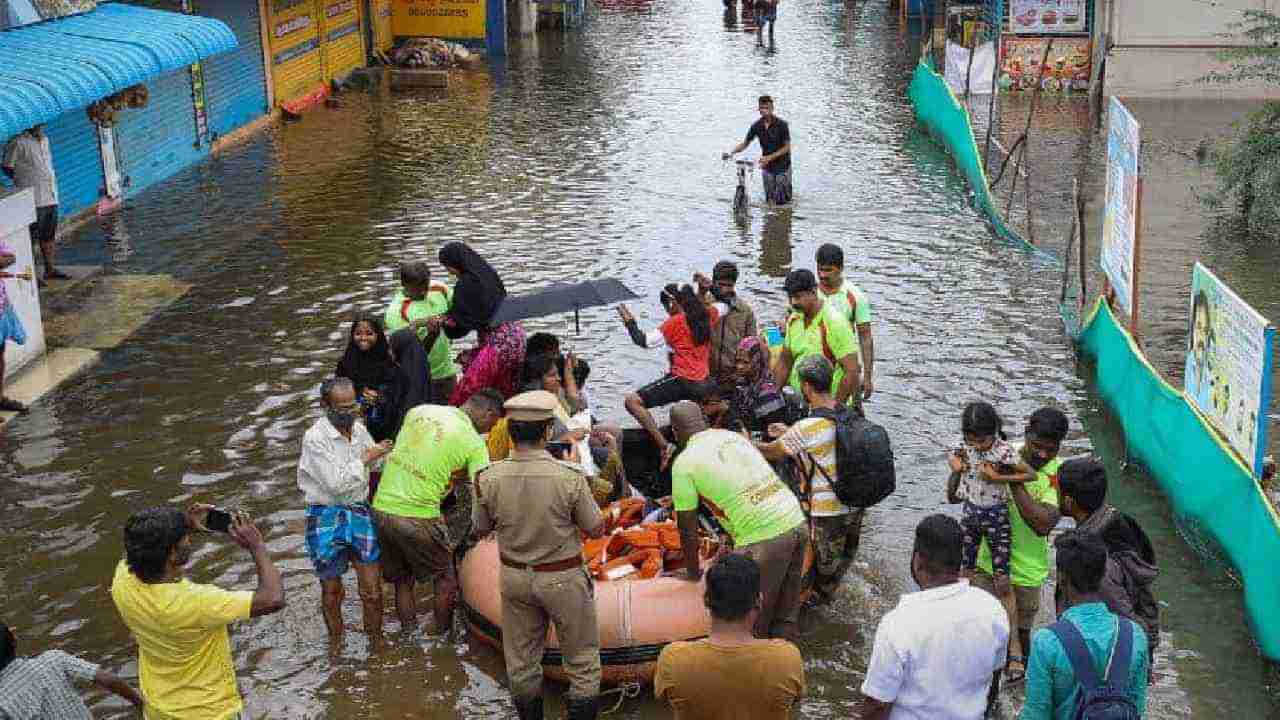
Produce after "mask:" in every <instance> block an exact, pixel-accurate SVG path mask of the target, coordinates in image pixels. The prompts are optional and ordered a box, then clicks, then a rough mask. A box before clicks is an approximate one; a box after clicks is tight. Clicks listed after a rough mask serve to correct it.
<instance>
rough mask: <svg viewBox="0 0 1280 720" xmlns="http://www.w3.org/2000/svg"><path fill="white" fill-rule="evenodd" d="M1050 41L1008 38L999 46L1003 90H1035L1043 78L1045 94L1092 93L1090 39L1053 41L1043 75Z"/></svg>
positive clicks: (1091, 50) (1046, 39)
mask: <svg viewBox="0 0 1280 720" xmlns="http://www.w3.org/2000/svg"><path fill="white" fill-rule="evenodd" d="M1048 42H1049V38H1020V37H1014V36H1012V35H1005V36H1004V38H1003V39H1002V41H1001V43H1000V53H1001V55H1002V56H1003V57H1002V58H1001V63H1000V89H1001V90H1013V91H1016V90H1032V89H1034V88H1035V86H1036V83H1037V82H1041V80H1042V78H1043V84H1044V88H1043V90H1044V91H1045V92H1070V91H1072V90H1079V91H1081V92H1083V91H1086V90H1088V89H1089V75H1090V72H1091V70H1092V68H1093V43H1092V41H1090V40H1089V38H1053V48H1052V49H1051V50H1050V51H1049V60H1048V62H1047V63H1046V64H1047V65H1048V67H1046V68H1044V69H1043V72H1042V71H1041V68H1040V67H1039V65H1040V61H1041V60H1042V59H1044V46H1045V44H1046V43H1048Z"/></svg>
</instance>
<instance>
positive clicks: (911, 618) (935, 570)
mask: <svg viewBox="0 0 1280 720" xmlns="http://www.w3.org/2000/svg"><path fill="white" fill-rule="evenodd" d="M962 537H963V533H962V531H961V530H960V523H958V522H956V520H955V519H953V518H949V517H947V516H946V515H930V516H929V517H927V518H925V519H924V520H921V521H920V524H919V525H918V526H916V543H915V548H914V549H913V550H912V552H911V576H912V579H914V580H915V582H916V584H917V585H919V586H920V592H914V593H907V594H905V595H903V596H902V598H901V599H899V601H898V606H897V607H896V608H894V609H893V610H890V611H889V613H888V614H886V615H885V616H884V619H882V620H881V621H880V627H878V628H877V629H876V640H875V645H874V647H873V649H872V651H871V663H870V666H869V667H868V668H867V677H866V680H865V681H864V682H863V683H862V700H861V701H860V703H859V707H858V708H857V711H858V714H857V717H859V718H866V719H870V718H874V719H876V720H880V719H882V718H887V719H888V720H981V718H982V717H983V716H984V715H985V714H986V712H987V710H988V709H989V708H990V707H991V705H992V704H993V703H994V701H995V697H996V688H997V685H996V683H995V682H994V680H995V679H996V678H998V677H999V674H1000V671H1001V669H1002V668H1003V667H1004V664H1005V653H1006V645H1007V643H1008V641H1009V617H1008V615H1007V614H1006V613H1005V611H1004V607H1003V606H1001V605H1000V603H999V602H998V601H997V600H996V599H995V598H994V597H992V596H991V595H990V594H989V593H986V592H984V591H982V590H979V589H978V588H975V587H970V585H969V581H968V580H961V579H960V548H961V545H962Z"/></svg>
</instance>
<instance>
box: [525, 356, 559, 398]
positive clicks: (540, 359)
mask: <svg viewBox="0 0 1280 720" xmlns="http://www.w3.org/2000/svg"><path fill="white" fill-rule="evenodd" d="M554 367H556V356H555V355H548V354H546V353H543V354H541V355H526V356H525V359H524V367H522V368H521V370H520V387H521V388H522V389H523V390H542V389H543V387H542V378H544V377H546V375H547V373H549V372H551V368H554Z"/></svg>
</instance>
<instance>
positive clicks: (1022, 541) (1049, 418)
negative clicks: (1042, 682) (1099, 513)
mask: <svg viewBox="0 0 1280 720" xmlns="http://www.w3.org/2000/svg"><path fill="white" fill-rule="evenodd" d="M1067 428H1068V422H1067V416H1066V415H1065V414H1063V412H1062V411H1061V410H1058V409H1057V408H1051V407H1043V408H1040V409H1039V410H1036V411H1035V412H1033V413H1031V417H1030V418H1028V419H1027V427H1026V431H1025V433H1024V443H1023V446H1022V451H1021V455H1022V459H1023V460H1025V461H1026V462H1027V464H1028V465H1030V466H1031V467H1032V468H1033V469H1034V470H1035V471H1036V478H1035V479H1034V480H1032V481H1031V482H1026V483H1011V484H1010V485H1009V487H1010V489H1011V490H1012V492H1013V495H1012V497H1011V498H1010V499H1009V523H1010V525H1011V527H1012V530H1013V532H1012V534H1011V536H1010V537H1011V544H1010V546H1009V575H1010V581H1011V583H1012V585H1013V594H1014V597H1015V598H1016V599H1017V607H1018V612H1017V617H1016V618H1015V621H1016V626H1015V627H1013V628H1011V630H1013V631H1015V632H1017V633H1018V639H1019V640H1020V641H1021V643H1022V647H1023V648H1024V649H1025V648H1030V647H1031V629H1032V628H1033V627H1034V626H1035V622H1036V615H1038V614H1039V612H1040V597H1041V593H1042V587H1043V586H1044V584H1045V582H1046V581H1047V580H1048V579H1049V533H1050V532H1051V531H1052V530H1053V528H1054V527H1056V526H1057V524H1058V519H1059V518H1060V517H1062V514H1061V512H1060V511H1059V509H1058V490H1057V482H1056V481H1057V475H1058V470H1059V468H1061V467H1062V458H1059V457H1058V452H1059V451H1060V450H1061V449H1062V441H1063V439H1065V438H1066V436H1067ZM948 490H949V492H948V494H947V499H948V500H950V501H951V502H957V501H958V498H955V497H954V492H953V491H951V488H950V487H948ZM972 582H973V584H974V585H975V586H977V587H980V588H982V589H984V590H986V591H987V592H989V593H991V594H992V595H995V594H996V593H995V589H996V588H995V579H994V577H993V575H992V572H991V550H990V548H988V547H987V542H986V540H983V541H982V545H981V546H979V548H978V568H977V572H976V573H974V576H973V580H972ZM1026 662H1027V661H1026V658H1022V657H1011V658H1009V677H1010V678H1012V679H1016V678H1018V677H1021V676H1022V675H1024V674H1025V672H1026Z"/></svg>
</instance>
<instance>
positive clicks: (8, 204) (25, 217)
mask: <svg viewBox="0 0 1280 720" xmlns="http://www.w3.org/2000/svg"><path fill="white" fill-rule="evenodd" d="M35 220H36V208H35V202H34V200H33V199H32V196H31V190H30V188H27V189H23V190H18V191H13V192H8V193H3V192H0V239H2V240H3V241H4V243H5V244H6V245H8V246H9V247H11V248H13V250H14V252H15V253H16V254H17V256H18V262H16V263H14V264H13V265H10V266H9V267H7V268H5V270H6V271H8V272H13V273H20V272H22V271H24V270H26V271H29V272H30V273H31V278H32V280H31V282H27V281H25V280H17V279H13V278H9V279H4V280H0V282H2V283H4V288H5V290H6V291H8V294H9V302H11V303H13V306H14V308H15V309H16V310H17V312H18V318H19V319H21V320H22V324H23V326H24V327H25V328H26V330H27V344H26V345H17V344H15V343H13V342H8V343H6V344H5V348H4V359H5V366H4V376H5V378H9V377H12V376H13V374H14V373H15V372H17V371H18V370H19V369H20V368H22V367H24V366H25V365H27V364H28V363H30V362H31V361H32V360H35V359H36V358H38V357H40V356H41V355H43V354H44V351H45V343H44V322H43V321H42V320H41V319H40V295H39V292H40V291H39V288H38V287H37V286H36V283H35V278H36V277H39V275H38V274H37V273H36V270H35V266H34V264H33V261H32V256H31V254H32V253H31V234H30V232H28V230H27V226H28V225H30V224H31V223H33V222H35Z"/></svg>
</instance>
